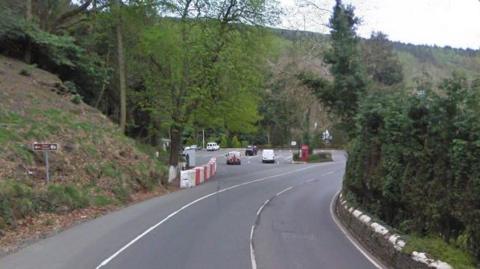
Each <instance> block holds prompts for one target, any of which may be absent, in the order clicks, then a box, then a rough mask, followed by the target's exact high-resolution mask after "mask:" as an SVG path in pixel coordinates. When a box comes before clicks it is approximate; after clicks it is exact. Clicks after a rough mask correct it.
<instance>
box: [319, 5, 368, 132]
mask: <svg viewBox="0 0 480 269" xmlns="http://www.w3.org/2000/svg"><path fill="white" fill-rule="evenodd" d="M358 23H359V19H358V18H357V17H356V16H355V13H354V7H353V6H351V5H348V6H345V5H344V4H343V3H342V1H341V0H336V4H335V7H334V8H333V15H332V17H331V18H330V22H329V25H330V28H331V31H330V35H331V40H332V48H331V50H330V51H328V52H327V54H326V55H325V62H326V63H328V64H330V65H331V67H330V71H331V73H332V75H333V76H334V83H333V87H332V88H331V89H330V90H328V91H325V92H324V93H322V94H321V97H322V98H323V99H324V100H325V101H327V105H329V106H330V107H331V108H332V109H333V110H334V112H336V113H337V114H338V115H339V116H340V117H341V118H342V120H343V122H344V123H346V124H347V126H353V125H352V124H353V117H354V116H355V113H356V112H357V110H358V103H359V99H360V97H361V96H362V94H363V93H364V92H365V91H366V86H367V81H366V77H365V73H364V70H363V69H362V65H361V61H360V55H359V48H358V37H357V34H356V27H357V25H358Z"/></svg>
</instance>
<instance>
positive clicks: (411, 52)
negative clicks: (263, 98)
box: [272, 29, 480, 86]
mask: <svg viewBox="0 0 480 269" xmlns="http://www.w3.org/2000/svg"><path fill="white" fill-rule="evenodd" d="M272 30H273V32H275V33H276V34H277V35H279V36H281V37H282V38H284V39H286V40H290V41H298V40H302V41H308V42H318V43H321V44H323V46H326V45H328V42H329V39H328V35H326V34H320V33H313V32H306V31H292V30H284V29H272ZM362 40H365V39H362ZM391 44H392V46H393V49H394V51H395V52H396V54H397V55H398V57H399V60H400V62H401V63H402V65H403V72H404V75H405V77H404V82H405V83H406V84H407V85H408V86H411V84H412V82H413V81H414V80H415V79H416V78H418V77H420V76H423V75H425V74H428V75H429V76H430V78H431V80H432V81H433V82H435V83H438V82H440V81H441V80H443V79H445V78H448V77H450V76H451V74H452V72H454V71H457V72H461V73H464V74H465V75H467V77H469V78H474V77H475V76H477V75H478V70H480V53H479V51H478V50H472V49H456V48H451V47H432V46H426V45H413V44H405V43H401V42H391ZM314 72H315V70H314Z"/></svg>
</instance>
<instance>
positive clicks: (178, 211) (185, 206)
mask: <svg viewBox="0 0 480 269" xmlns="http://www.w3.org/2000/svg"><path fill="white" fill-rule="evenodd" d="M319 166H320V165H312V166H307V167H302V168H300V169H296V170H293V171H289V172H285V173H280V174H277V175H272V176H267V177H262V178H259V179H255V180H251V181H247V182H243V183H240V184H237V185H233V186H230V187H228V188H224V189H221V190H218V191H215V192H212V193H210V194H207V195H204V196H202V197H200V198H198V199H196V200H194V201H192V202H190V203H188V204H186V205H184V206H182V207H181V208H179V209H178V210H176V211H174V212H172V213H170V214H169V215H168V216H167V217H165V218H164V219H162V220H161V221H159V222H158V223H156V224H155V225H153V226H151V227H150V228H148V229H147V230H145V231H144V232H143V233H141V234H139V235H138V236H137V237H135V238H134V239H133V240H131V241H130V242H128V243H127V244H126V245H124V246H123V247H122V248H120V249H119V250H118V251H116V252H115V253H113V254H112V255H111V256H110V257H108V258H107V259H105V260H103V261H102V262H101V263H100V264H99V265H98V266H97V267H96V269H99V268H102V267H104V266H106V265H107V264H108V263H110V262H111V261H112V260H113V259H115V257H117V256H118V255H120V254H121V253H122V252H124V251H125V250H126V249H127V248H129V247H130V246H131V245H133V244H135V243H136V242H137V241H138V240H140V239H142V238H143V237H144V236H145V235H147V234H149V233H150V232H152V231H153V230H154V229H156V228H157V227H159V226H160V225H162V224H163V223H165V222H167V221H168V220H169V219H171V218H173V217H174V216H175V215H177V214H179V213H180V212H182V211H183V210H185V209H187V208H189V207H191V206H192V205H195V204H196V203H198V202H200V201H202V200H205V199H207V198H209V197H211V196H214V195H216V194H219V193H222V192H226V191H229V190H233V189H236V188H238V187H241V186H245V185H249V184H253V183H257V182H262V181H265V180H268V179H271V178H275V177H280V176H284V175H289V174H293V173H296V172H300V171H304V170H307V169H311V168H315V167H319Z"/></svg>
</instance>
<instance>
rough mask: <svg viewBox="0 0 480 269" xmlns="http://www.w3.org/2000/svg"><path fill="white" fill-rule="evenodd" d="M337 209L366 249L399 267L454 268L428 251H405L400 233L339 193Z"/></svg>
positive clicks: (383, 260) (414, 268)
mask: <svg viewBox="0 0 480 269" xmlns="http://www.w3.org/2000/svg"><path fill="white" fill-rule="evenodd" d="M335 213H336V215H337V217H338V219H339V220H340V221H341V223H342V224H343V226H345V228H347V229H348V231H349V232H350V234H352V235H353V236H354V237H355V238H356V239H357V240H358V241H359V242H360V243H361V244H362V245H363V246H364V247H365V248H366V249H368V250H369V251H370V252H371V253H373V254H374V255H375V257H377V258H378V259H380V260H381V261H382V262H383V263H384V264H385V265H387V266H389V267H392V268H398V269H405V268H409V269H432V268H437V269H452V267H451V266H450V265H449V264H447V263H445V262H442V261H438V260H434V259H431V258H429V257H428V255H427V254H426V253H421V252H417V251H414V252H413V253H411V254H407V253H404V252H402V249H403V248H404V247H405V245H406V244H407V242H405V241H404V240H402V239H401V238H400V235H398V234H395V233H393V231H390V230H389V229H388V228H386V227H385V226H383V225H381V224H379V223H377V222H375V221H373V219H372V218H371V217H370V216H368V215H367V214H364V213H363V212H362V211H360V210H358V209H355V208H353V207H350V206H349V205H348V204H347V202H346V201H345V200H344V199H343V197H342V195H341V194H340V195H339V197H338V199H336V201H335Z"/></svg>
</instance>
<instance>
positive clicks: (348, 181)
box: [343, 75, 480, 259]
mask: <svg viewBox="0 0 480 269" xmlns="http://www.w3.org/2000/svg"><path fill="white" fill-rule="evenodd" d="M475 85H477V84H472V85H469V83H468V82H467V81H466V79H465V78H464V77H462V76H459V75H454V76H453V78H451V79H448V80H445V81H444V83H443V84H442V85H441V86H440V87H439V88H438V89H436V91H430V90H424V91H423V92H424V94H419V95H406V94H404V93H389V94H388V95H387V94H384V95H382V94H378V93H375V95H372V96H369V97H368V98H366V99H365V100H364V101H363V102H362V104H361V106H360V110H359V113H358V115H357V117H356V123H357V130H356V137H355V139H354V140H353V141H352V143H351V149H350V150H349V159H348V164H347V170H346V173H345V180H344V185H343V186H344V191H346V193H347V194H348V196H349V197H351V198H352V199H354V200H355V202H357V203H358V204H359V205H360V206H361V207H362V208H365V209H366V210H367V211H369V212H371V213H372V214H374V215H377V216H379V217H380V218H381V219H382V220H384V221H385V222H386V223H388V224H389V225H391V226H394V227H400V228H401V229H405V230H406V231H404V232H413V233H418V234H436V235H440V237H441V238H443V239H444V240H445V241H446V242H457V243H458V245H460V246H462V247H464V248H466V249H467V250H468V251H469V252H470V253H471V254H472V255H474V256H475V257H476V258H477V259H478V258H480V212H479V210H478V204H479V203H480V184H479V181H478V178H480V167H479V165H478V160H479V159H480V147H479V145H480V113H478V111H479V106H478V104H479V101H480V87H479V85H477V86H475ZM439 258H440V259H442V258H443V257H439Z"/></svg>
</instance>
